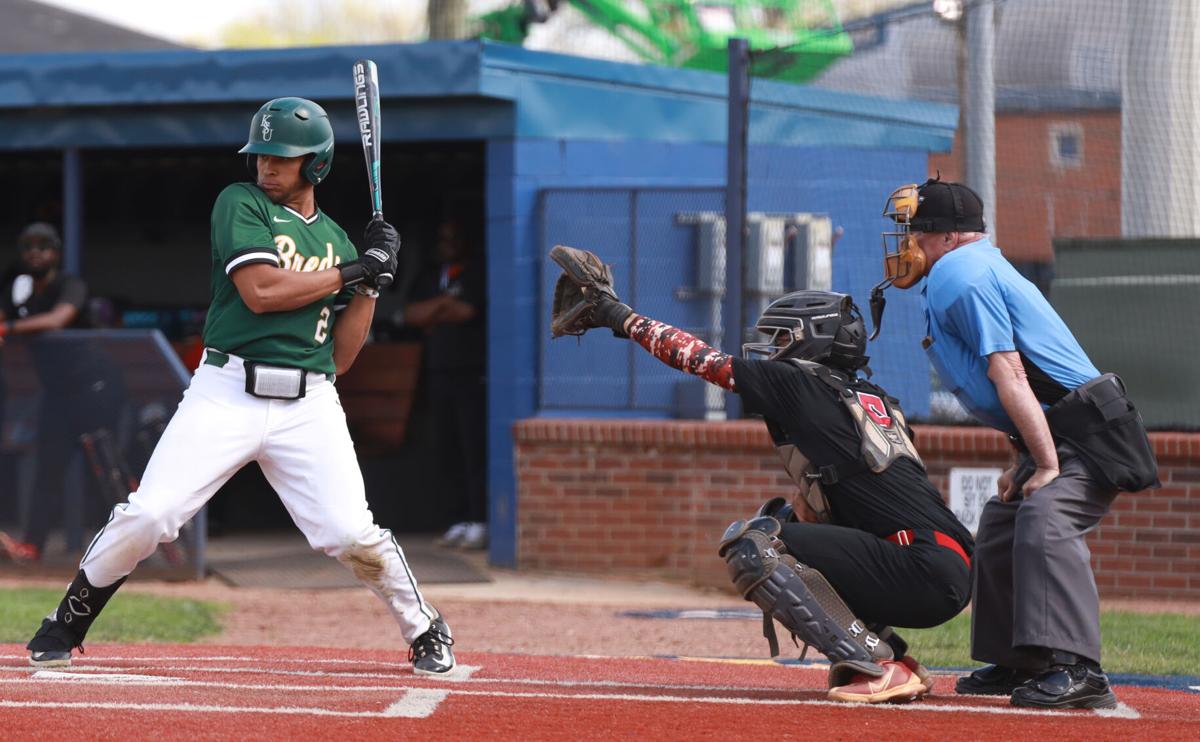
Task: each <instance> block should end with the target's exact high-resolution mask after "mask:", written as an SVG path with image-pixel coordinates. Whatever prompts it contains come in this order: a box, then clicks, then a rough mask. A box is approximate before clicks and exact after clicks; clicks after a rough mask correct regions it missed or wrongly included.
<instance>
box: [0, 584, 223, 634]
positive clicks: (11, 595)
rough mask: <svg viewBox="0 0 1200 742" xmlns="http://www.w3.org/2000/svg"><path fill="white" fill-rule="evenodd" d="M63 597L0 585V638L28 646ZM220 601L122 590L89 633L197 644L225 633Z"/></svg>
mask: <svg viewBox="0 0 1200 742" xmlns="http://www.w3.org/2000/svg"><path fill="white" fill-rule="evenodd" d="M60 600H62V591H61V590H41V589H30V590H23V589H22V590H15V589H13V590H10V589H0V642H20V643H22V644H24V643H25V642H27V641H29V638H30V637H32V636H33V632H34V631H36V630H37V627H38V626H40V625H41V623H42V618H44V617H45V616H46V614H48V613H49V612H50V611H52V610H53V609H54V607H55V606H56V605H58V602H59V601H60ZM227 609H228V607H227V606H224V605H221V604H218V603H206V602H202V601H199V600H188V599H186V598H161V597H158V596H154V595H144V594H140V593H123V594H121V595H120V596H119V597H117V598H115V599H113V601H112V602H111V603H109V604H108V606H106V607H105V609H104V613H103V614H101V616H100V617H99V618H98V619H96V623H95V624H94V625H93V626H92V629H91V631H89V632H88V637H87V638H88V641H97V642H193V641H196V640H197V639H199V638H200V637H203V636H211V635H213V634H217V633H219V632H220V631H221V621H220V619H221V615H222V614H223V613H224V612H225V611H226V610H227Z"/></svg>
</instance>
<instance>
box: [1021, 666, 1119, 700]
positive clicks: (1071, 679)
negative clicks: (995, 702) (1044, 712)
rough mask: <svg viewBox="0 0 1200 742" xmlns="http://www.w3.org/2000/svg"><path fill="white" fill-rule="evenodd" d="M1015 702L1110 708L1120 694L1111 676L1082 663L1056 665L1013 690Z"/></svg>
mask: <svg viewBox="0 0 1200 742" xmlns="http://www.w3.org/2000/svg"><path fill="white" fill-rule="evenodd" d="M1012 705H1014V706H1032V707H1035V708H1047V709H1067V708H1070V709H1110V708H1115V707H1116V705H1117V697H1116V695H1114V694H1113V692H1112V689H1111V688H1109V687H1108V676H1107V675H1105V674H1104V672H1103V671H1102V670H1100V669H1099V667H1097V668H1096V669H1092V668H1090V667H1088V666H1087V665H1085V664H1083V663H1082V662H1081V663H1078V664H1074V665H1052V666H1050V668H1049V669H1047V670H1045V671H1044V672H1042V673H1041V674H1040V675H1038V676H1037V677H1036V678H1034V679H1033V680H1030V681H1029V682H1028V683H1026V684H1025V685H1023V686H1021V687H1020V688H1017V689H1016V690H1014V691H1013V693H1012Z"/></svg>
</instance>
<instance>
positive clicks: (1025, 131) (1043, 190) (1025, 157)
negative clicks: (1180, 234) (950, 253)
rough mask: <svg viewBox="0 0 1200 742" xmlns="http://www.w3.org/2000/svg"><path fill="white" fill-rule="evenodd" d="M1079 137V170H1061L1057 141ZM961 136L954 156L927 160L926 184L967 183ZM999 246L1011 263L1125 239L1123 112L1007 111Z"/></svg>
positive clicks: (1002, 124) (1000, 142)
mask: <svg viewBox="0 0 1200 742" xmlns="http://www.w3.org/2000/svg"><path fill="white" fill-rule="evenodd" d="M1058 127H1072V128H1073V129H1074V130H1075V131H1076V132H1077V134H1078V135H1079V145H1080V148H1081V149H1080V156H1081V161H1080V163H1079V164H1078V166H1075V167H1072V166H1066V167H1064V166H1061V165H1056V164H1055V163H1054V162H1053V161H1052V159H1051V157H1050V149H1051V146H1052V144H1053V142H1052V141H1051V137H1052V133H1053V132H1054V130H1055V129H1056V128H1058ZM962 157H963V146H962V134H961V132H959V134H958V135H956V136H955V137H954V146H953V149H952V150H951V151H950V152H946V153H936V152H935V153H931V154H930V155H929V176H930V177H933V176H934V175H935V174H937V173H938V172H941V174H942V179H943V180H962V176H963V172H962V167H961V164H962ZM994 227H995V228H994V229H989V231H991V232H994V233H995V234H996V236H997V238H998V246H999V247H1000V249H1001V250H1002V251H1003V252H1004V254H1005V255H1006V256H1007V257H1008V258H1009V259H1010V260H1034V261H1046V260H1052V259H1053V257H1054V249H1053V240H1054V238H1055V237H1112V236H1113V235H1119V234H1120V233H1121V111H1120V110H1119V109H1112V110H1101V111H1055V112H1029V111H1020V112H1016V111H1003V112H1001V113H999V114H997V116H996V224H995V225H994Z"/></svg>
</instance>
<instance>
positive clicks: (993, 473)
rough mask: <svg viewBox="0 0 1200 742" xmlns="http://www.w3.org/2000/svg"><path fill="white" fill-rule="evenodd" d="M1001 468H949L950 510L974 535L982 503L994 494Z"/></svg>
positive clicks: (1001, 472) (1002, 471) (977, 526)
mask: <svg viewBox="0 0 1200 742" xmlns="http://www.w3.org/2000/svg"><path fill="white" fill-rule="evenodd" d="M1003 473H1004V470H1003V469H992V468H971V467H957V468H954V469H951V470H950V510H951V511H953V513H954V515H955V517H957V518H958V519H959V521H961V522H962V524H963V525H964V526H966V527H967V530H968V531H970V532H971V534H972V535H974V533H975V531H976V529H978V528H979V514H980V513H981V512H983V503H985V502H987V501H988V498H990V497H992V496H994V495H995V494H996V480H998V479H999V478H1000V475H1001V474H1003Z"/></svg>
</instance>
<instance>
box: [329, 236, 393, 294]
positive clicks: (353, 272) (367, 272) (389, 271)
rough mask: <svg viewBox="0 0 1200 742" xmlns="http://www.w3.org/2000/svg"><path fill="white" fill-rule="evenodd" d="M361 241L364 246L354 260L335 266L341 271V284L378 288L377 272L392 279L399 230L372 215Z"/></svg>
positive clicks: (387, 278) (389, 279)
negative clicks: (361, 284)
mask: <svg viewBox="0 0 1200 742" xmlns="http://www.w3.org/2000/svg"><path fill="white" fill-rule="evenodd" d="M363 241H364V243H365V245H366V249H365V250H364V251H363V253H362V255H361V256H360V257H359V258H358V259H357V260H351V261H349V262H347V263H342V264H341V265H339V266H338V270H339V271H340V272H341V274H342V285H343V286H355V285H357V284H360V283H365V284H366V285H367V286H369V287H370V288H372V289H379V288H380V286H379V279H380V277H381V276H385V277H386V280H387V283H391V282H392V280H394V279H395V276H396V267H397V258H396V253H397V252H398V251H399V249H400V233H399V232H397V231H396V228H395V227H393V226H392V225H390V224H388V223H387V222H385V221H383V220H382V219H372V220H371V222H370V223H369V224H367V230H366V233H365V234H364V237H363Z"/></svg>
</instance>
